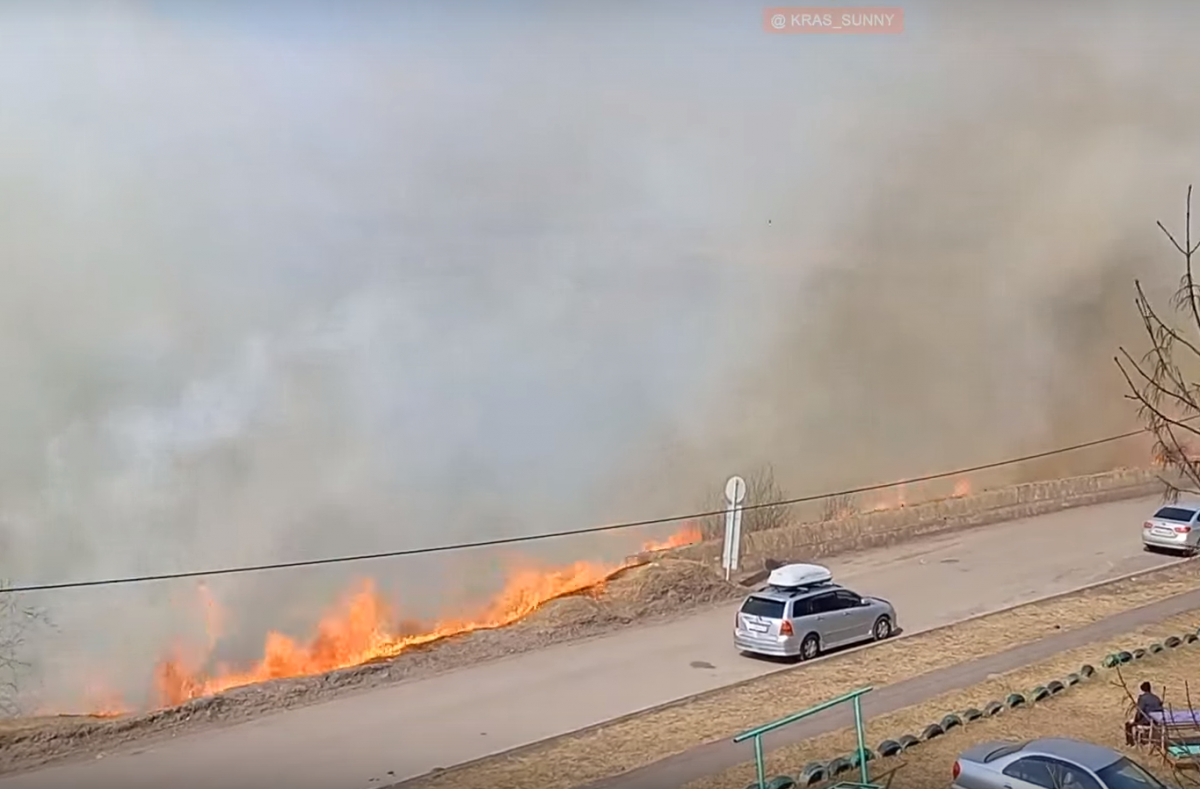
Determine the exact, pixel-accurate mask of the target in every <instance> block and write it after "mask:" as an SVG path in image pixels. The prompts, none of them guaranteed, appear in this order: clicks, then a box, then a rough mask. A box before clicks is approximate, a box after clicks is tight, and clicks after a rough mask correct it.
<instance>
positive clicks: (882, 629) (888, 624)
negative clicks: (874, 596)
mask: <svg viewBox="0 0 1200 789" xmlns="http://www.w3.org/2000/svg"><path fill="white" fill-rule="evenodd" d="M871 636H872V637H873V638H874V639H875V640H876V641H883V640H885V639H888V638H891V637H892V620H891V619H889V618H888V617H886V616H881V617H879V618H878V619H876V620H875V626H874V627H872V628H871Z"/></svg>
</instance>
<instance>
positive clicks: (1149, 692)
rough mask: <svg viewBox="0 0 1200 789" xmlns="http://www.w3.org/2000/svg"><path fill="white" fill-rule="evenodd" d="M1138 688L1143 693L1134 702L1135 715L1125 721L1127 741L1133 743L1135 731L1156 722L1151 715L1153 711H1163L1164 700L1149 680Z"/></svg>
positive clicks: (1128, 743)
mask: <svg viewBox="0 0 1200 789" xmlns="http://www.w3.org/2000/svg"><path fill="white" fill-rule="evenodd" d="M1138 690H1140V691H1141V694H1140V695H1139V696H1138V697H1137V701H1135V702H1134V706H1133V716H1132V717H1131V718H1130V719H1129V720H1128V721H1126V722H1125V743H1126V744H1127V745H1133V739H1134V738H1133V732H1134V730H1135V729H1137V728H1139V727H1146V726H1150V725H1151V724H1152V723H1154V719H1153V718H1151V717H1150V713H1152V712H1162V711H1163V702H1162V699H1160V698H1159V697H1158V696H1157V695H1156V694H1155V693H1154V690H1153V689H1152V688H1151V687H1150V683H1149V682H1143V683H1142V684H1141V685H1140V686H1139V687H1138Z"/></svg>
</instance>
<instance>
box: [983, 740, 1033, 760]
mask: <svg viewBox="0 0 1200 789" xmlns="http://www.w3.org/2000/svg"><path fill="white" fill-rule="evenodd" d="M1026 745H1028V743H1025V742H1012V743H1009V744H1007V745H1001V746H1000V747H999V748H997V749H996V750H994V751H989V752H988V755H987V756H985V757H983V763H984V764H987V763H988V762H994V761H996V760H997V759H999V758H1001V757H1004V756H1011V755H1012V754H1014V753H1016V752H1017V751H1019V750H1021V749H1022V748H1024V747H1025V746H1026Z"/></svg>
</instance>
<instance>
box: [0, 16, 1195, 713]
mask: <svg viewBox="0 0 1200 789" xmlns="http://www.w3.org/2000/svg"><path fill="white" fill-rule="evenodd" d="M1171 5H1172V4H1171V3H1163V4H1162V6H1163V8H1166V7H1168V6H1171ZM1056 8H1057V10H1055V11H1053V12H1052V11H1050V10H1046V9H1045V8H1044V7H1042V6H1036V5H1034V4H1021V3H1011V4H1005V5H1003V6H997V7H996V8H993V9H990V10H988V9H978V10H971V9H967V8H965V7H964V6H963V4H951V3H944V2H941V3H939V2H924V3H910V4H906V5H905V14H906V19H905V32H904V33H903V34H902V35H897V36H829V37H815V36H778V35H770V34H767V33H765V32H764V31H763V28H762V16H761V9H759V8H758V7H756V6H749V5H746V4H744V3H734V2H709V3H693V4H686V5H685V4H679V3H656V2H648V3H639V4H632V3H604V4H598V3H594V4H582V3H581V4H570V5H565V4H548V3H533V2H513V3H507V4H504V5H503V7H501V6H500V4H483V3H464V4H456V5H448V4H444V3H439V4H434V3H419V2H413V3H404V4H396V3H386V4H385V3H382V2H375V3H369V2H349V1H348V2H339V3H336V4H334V3H316V2H309V3H287V4H283V3H278V2H275V3H271V2H239V3H228V2H226V3H219V2H205V3H201V2H197V1H195V0H193V1H192V2H185V1H184V0H175V1H174V2H166V1H164V2H100V1H99V0H97V2H93V3H89V4H87V6H86V7H85V6H82V5H78V4H68V3H58V4H55V3H32V2H11V3H6V4H4V6H3V7H2V8H0V173H2V174H3V178H0V201H2V206H0V208H2V209H3V210H0V266H2V267H3V268H0V276H3V281H4V283H5V286H4V288H3V289H2V290H0V321H3V332H0V374H2V375H3V378H4V380H5V386H4V387H3V388H2V389H0V435H3V436H4V441H3V442H0V577H6V578H8V579H10V580H11V581H12V582H17V583H36V582H54V581H60V580H67V579H79V578H93V577H101V576H111V575H121V574H127V573H142V572H163V571H168V572H169V571H173V570H184V569H195V568H197V567H211V566H228V565H232V564H238V563H243V562H248V563H258V562H266V561H273V560H291V559H303V558H312V557H316V556H322V555H329V554H341V553H355V552H373V551H381V550H392V549H398V548H407V547H419V546H426V545H431V544H444V543H450V542H454V541H458V540H470V539H486V538H490V537H498V536H513V535H520V534H535V533H539V532H547V531H557V530H561V529H565V528H578V527H581V526H586V525H591V524H594V523H605V522H612V521H615V520H619V519H627V518H639V517H655V516H660V515H667V514H674V513H679V512H682V511H687V510H689V509H691V508H693V507H695V506H697V503H698V502H701V501H702V500H704V498H705V497H706V496H707V495H708V494H709V493H711V490H712V489H713V488H714V487H715V488H716V489H720V488H721V486H722V485H723V481H724V479H725V478H726V477H728V476H729V474H731V473H747V471H748V470H752V469H755V468H758V467H760V466H761V465H762V464H764V463H771V464H773V465H774V467H775V469H776V473H777V475H778V477H779V478H780V480H781V481H782V482H783V484H784V485H785V486H786V488H787V489H788V490H789V492H792V493H793V494H795V495H803V494H806V493H813V492H817V491H820V490H826V489H831V488H834V487H838V486H849V485H858V484H869V483H872V482H877V481H881V480H886V479H895V478H900V477H904V476H911V475H916V474H922V473H929V472H934V471H940V470H944V469H946V468H950V467H956V466H963V465H970V464H972V463H982V462H988V461H991V460H995V459H998V458H1002V457H1005V456H1009V455H1014V454H1021V453H1023V452H1025V451H1036V450H1040V449H1045V448H1047V447H1050V446H1055V445H1059V444H1062V443H1069V442H1070V441H1074V440H1086V439H1090V438H1093V437H1095V436H1097V435H1103V434H1106V433H1111V432H1119V431H1120V430H1124V429H1128V427H1129V426H1130V425H1131V424H1132V421H1133V420H1132V415H1131V413H1130V411H1129V408H1128V405H1127V404H1126V403H1124V402H1123V401H1122V400H1121V398H1120V394H1121V390H1120V382H1119V381H1118V380H1116V379H1115V378H1114V373H1115V368H1113V367H1112V365H1111V356H1112V354H1113V353H1114V349H1115V348H1116V346H1117V345H1118V344H1120V343H1122V342H1136V341H1137V340H1138V337H1137V331H1136V329H1137V327H1136V325H1135V324H1131V322H1130V315H1131V311H1132V308H1131V306H1130V305H1131V301H1130V300H1131V297H1132V291H1131V288H1132V279H1133V277H1134V276H1137V275H1145V276H1148V277H1149V278H1150V281H1151V283H1152V284H1162V283H1169V282H1170V281H1171V280H1172V279H1173V278H1174V276H1175V272H1174V271H1173V270H1172V269H1171V268H1170V266H1171V265H1173V261H1172V260H1171V258H1170V256H1169V255H1167V256H1163V255H1162V254H1161V253H1162V249H1161V247H1160V246H1159V244H1158V241H1159V239H1158V238H1157V237H1156V236H1155V233H1154V228H1153V221H1154V220H1155V219H1157V218H1159V217H1161V216H1165V217H1167V218H1168V219H1170V218H1171V217H1174V216H1176V215H1177V214H1178V213H1179V210H1178V208H1179V201H1180V199H1181V196H1182V194H1183V190H1184V188H1185V186H1186V183H1187V182H1188V179H1189V178H1190V177H1191V176H1192V175H1193V174H1194V173H1195V172H1196V168H1195V165H1196V151H1195V150H1194V145H1193V144H1192V143H1191V140H1192V139H1194V135H1193V132H1194V129H1195V125H1194V121H1195V120H1197V118H1195V117H1194V116H1195V114H1196V111H1195V110H1193V109H1192V108H1191V107H1189V106H1188V105H1187V102H1186V100H1185V99H1186V95H1185V94H1186V90H1184V89H1185V88H1187V87H1188V86H1189V85H1190V84H1191V82H1190V81H1189V80H1190V79H1191V78H1192V77H1194V76H1195V72H1196V66H1197V62H1196V56H1195V55H1193V54H1192V52H1191V48H1190V47H1189V46H1188V43H1189V42H1187V41H1186V38H1185V37H1184V36H1183V35H1182V34H1181V33H1180V32H1178V31H1179V30H1181V29H1182V23H1181V22H1180V19H1181V18H1182V17H1183V16H1186V15H1187V14H1189V13H1193V12H1194V11H1191V10H1188V7H1186V6H1184V5H1178V6H1177V7H1176V8H1175V10H1174V11H1169V12H1168V11H1161V12H1156V13H1157V15H1156V16H1155V15H1151V14H1150V12H1149V11H1146V10H1144V9H1140V7H1139V9H1132V8H1131V7H1121V6H1117V5H1115V4H1091V5H1088V6H1084V5H1081V4H1078V3H1063V4H1061V6H1060V7H1056ZM1168 10H1169V9H1168ZM1167 212H1173V213H1170V214H1168V213H1167ZM1151 261H1155V263H1154V265H1152V263H1151ZM1163 261H1165V262H1163ZM1160 262H1162V265H1158V263H1160ZM1134 317H1136V316H1134ZM1116 460H1121V461H1122V462H1124V461H1127V460H1129V458H1128V457H1120V458H1117V457H1115V456H1103V457H1100V456H1095V457H1089V458H1084V459H1075V460H1070V461H1064V465H1061V466H1058V467H1055V468H1053V469H1051V468H1048V467H1046V468H1043V469H1042V470H1041V472H1038V473H1042V472H1045V473H1050V472H1054V473H1068V472H1071V473H1074V472H1081V471H1090V470H1094V469H1095V467H1097V465H1099V466H1103V465H1105V464H1111V463H1112V462H1116ZM1072 464H1074V465H1072ZM1015 473H1016V472H1014V474H1015ZM1021 473H1033V472H1021ZM1018 477H1019V474H1018V475H1017V476H1014V477H1013V479H1017V478H1018ZM646 536H647V535H645V534H636V535H629V536H628V537H622V538H620V539H619V540H615V541H608V542H603V541H574V542H571V541H556V542H553V543H547V544H546V545H545V546H538V547H536V548H532V549H531V551H532V553H533V554H534V555H536V556H537V557H539V558H543V559H546V560H548V561H561V560H567V559H571V560H573V559H577V558H608V557H611V556H613V555H617V556H619V555H623V553H624V552H626V551H628V550H630V549H631V548H632V547H634V546H636V545H637V544H639V543H640V541H641V540H642V539H644V538H645V537H646ZM494 558H495V557H480V558H479V560H478V561H479V562H480V563H481V564H480V565H479V566H482V564H483V563H489V564H488V566H491V565H490V562H491V561H492V560H493V559H494ZM485 559H486V560H487V562H485ZM455 561H456V562H457V561H459V560H455ZM473 562H475V559H471V558H469V557H468V559H466V560H465V564H463V563H459V564H453V563H449V562H446V561H438V560H432V559H427V560H422V561H421V562H415V561H409V562H397V563H394V564H388V565H386V566H384V565H378V566H374V567H372V568H371V569H370V570H364V569H363V568H340V569H331V570H328V571H320V572H316V571H314V572H306V573H303V574H298V575H286V576H285V575H271V576H269V577H267V576H261V577H256V578H247V579H236V580H229V581H222V582H214V589H215V591H216V593H217V594H218V595H219V596H220V597H221V599H222V601H223V603H224V604H225V605H226V606H228V607H229V608H231V609H232V610H234V611H236V612H237V615H238V623H239V624H238V627H237V629H236V632H234V633H232V634H231V635H230V637H229V638H228V640H227V643H226V644H225V645H224V647H223V648H224V649H225V650H226V657H229V658H230V659H233V660H242V659H246V658H248V657H250V656H252V655H253V654H254V651H255V650H256V649H257V647H258V646H259V645H260V644H261V639H262V636H263V634H264V633H265V631H266V629H268V628H269V627H281V628H283V629H285V630H288V631H289V632H303V630H304V629H305V628H306V627H308V626H309V625H311V623H312V622H313V621H314V618H315V616H316V615H317V613H318V612H319V610H320V609H321V607H322V606H324V605H326V604H328V603H329V602H331V600H332V598H333V597H334V596H335V594H336V592H337V591H338V590H339V589H341V588H343V587H344V586H345V585H346V584H347V583H348V582H349V581H350V580H351V579H352V578H353V577H354V576H355V575H357V574H359V573H362V572H370V573H371V574H374V575H376V576H378V578H379V580H380V583H381V585H382V586H383V587H384V588H385V589H386V590H388V593H389V594H393V595H395V596H397V597H399V598H401V599H403V601H404V604H405V606H407V607H409V608H412V609H415V610H417V611H419V612H421V613H431V612H434V613H436V612H437V611H438V610H440V608H441V607H442V606H443V605H444V603H445V601H446V600H448V599H457V598H458V597H459V596H461V595H462V594H463V589H464V587H465V586H468V585H470V584H467V582H466V581H465V580H464V578H463V574H464V573H465V574H467V575H470V574H472V573H475V572H480V573H484V571H483V570H479V569H478V567H477V566H476V564H473ZM464 567H465V568H467V569H465V570H464V569H463V568H464ZM484 586H485V587H486V586H487V584H484ZM190 593H191V592H190V589H189V588H185V587H168V586H164V587H160V588H154V589H151V588H128V589H113V590H109V591H105V592H97V593H96V594H88V595H78V594H68V593H64V594H62V595H58V596H54V597H52V598H51V597H46V598H44V599H39V600H37V601H36V602H38V603H39V604H40V605H44V606H45V607H46V609H47V610H48V611H49V612H50V614H51V615H52V617H53V619H54V622H55V627H54V628H53V629H51V630H50V631H48V632H47V633H45V634H44V635H42V636H39V639H40V640H38V641H37V642H36V643H33V644H32V645H31V649H33V651H34V652H35V653H37V654H36V655H35V657H36V658H37V659H36V660H35V661H34V662H35V664H36V666H37V677H36V678H35V680H36V681H34V680H31V685H30V686H31V687H35V688H37V689H38V690H37V692H38V693H41V694H43V695H44V696H45V699H46V700H48V701H47V703H55V704H69V703H71V702H72V701H73V700H75V699H77V698H78V696H79V693H80V690H79V689H80V688H81V687H82V685H83V684H84V683H85V681H86V680H87V679H88V677H90V676H92V675H96V674H98V675H103V676H104V677H107V678H110V679H108V680H107V681H108V682H110V684H114V685H118V686H120V687H121V689H122V690H128V691H129V692H131V693H135V694H136V692H138V690H139V689H141V688H143V687H144V686H145V685H146V684H147V678H148V676H149V672H150V670H151V668H152V666H153V663H154V661H155V660H157V658H158V657H159V656H160V655H161V654H162V652H163V650H164V649H165V648H166V647H167V645H169V644H170V643H171V642H172V640H173V639H175V638H177V637H180V636H182V635H186V631H187V630H188V628H190V627H194V626H195V623H189V622H181V617H180V616H179V615H178V610H177V608H176V607H175V606H176V605H177V600H178V599H179V598H181V597H187V595H189V594H190ZM114 606H119V607H120V608H121V610H122V611H123V612H125V615H124V616H123V617H122V619H123V621H122V622H121V623H120V626H119V627H115V626H113V624H112V623H110V622H107V621H103V620H102V619H101V617H100V613H99V612H101V611H105V610H112V609H113V607H114ZM182 619H186V617H183V618H182Z"/></svg>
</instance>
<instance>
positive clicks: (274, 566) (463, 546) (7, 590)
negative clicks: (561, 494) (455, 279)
mask: <svg viewBox="0 0 1200 789" xmlns="http://www.w3.org/2000/svg"><path fill="white" fill-rule="evenodd" d="M1145 432H1147V430H1146V428H1140V429H1138V430H1131V431H1129V432H1127V433H1121V434H1119V435H1115V436H1108V437H1106V438H1097V439H1093V440H1092V441H1084V442H1083V443H1080V444H1072V445H1070V446H1066V447H1059V448H1057V449H1050V450H1046V451H1044V452H1035V453H1034V454H1032V455H1022V456H1020V457H1014V458H1008V459H1007V460H998V461H994V462H992V463H984V464H982V465H978V466H967V467H965V468H958V469H954V470H953V471H941V472H938V473H936V474H925V475H923V476H920V477H910V478H909V479H903V480H898V481H895V482H881V483H877V484H874V485H863V486H860V487H857V488H847V489H845V490H840V491H835V492H833V493H819V494H814V495H809V496H801V497H799V498H794V499H785V500H783V501H772V502H766V503H763V504H750V505H746V506H745V507H743V508H742V510H743V512H745V511H750V510H759V509H769V508H772V507H788V506H791V505H794V504H805V503H808V502H813V501H821V500H822V499H831V498H839V497H843V496H854V495H857V494H860V493H870V492H873V491H878V490H887V489H888V488H898V487H902V486H904V485H915V484H919V483H922V482H932V481H934V480H939V479H946V478H948V477H958V476H962V475H964V474H972V473H975V472H978V471H988V470H989V469H995V468H1003V467H1004V466H1013V465H1017V464H1018V463H1028V462H1030V461H1032V460H1040V459H1042V458H1048V457H1054V456H1055V455H1062V454H1066V453H1067V452H1076V451H1078V450H1081V449H1089V448H1091V447H1096V446H1100V445H1102V444H1111V443H1113V442H1115V441H1123V440H1125V439H1127V438H1133V437H1134V436H1139V435H1142V434H1143V433H1145ZM724 514H725V510H724V509H721V510H714V511H712V512H696V513H692V514H689V515H672V516H669V517H663V518H649V519H646V520H639V521H626V522H623V523H614V524H610V525H608V526H589V527H586V528H581V529H569V530H566V531H557V532H549V533H546V534H528V535H524V536H521V537H497V538H494V539H489V540H477V541H474V542H460V543H453V544H450V545H431V546H427V547H424V548H404V549H400V550H394V551H380V552H378V553H360V554H351V555H347V556H327V557H323V558H319V559H299V560H296V561H290V562H271V563H269V564H250V565H242V566H236V567H224V568H218V569H214V570H187V571H182V572H174V573H154V574H145V575H131V576H125V577H117V578H97V579H92V580H88V581H62V582H59V583H43V584H26V585H24V586H6V587H0V594H15V593H18V592H49V591H59V590H65V589H88V588H92V587H98V586H124V585H128V584H141V583H150V582H152V581H177V580H182V579H187V578H209V577H213V576H224V575H244V574H246V573H260V572H266V571H268V570H290V569H295V568H300V567H321V566H324V565H330V564H349V563H351V562H366V561H372V560H376V559H396V558H400V557H404V556H421V555H425V554H434V553H449V552H452V551H465V550H470V549H472V548H495V547H500V546H504V545H515V544H519V543H525V542H534V541H536V540H550V539H554V538H557V537H575V536H579V535H584V534H599V533H601V532H610V531H621V530H624V529H636V528H641V527H645V526H658V525H662V524H667V523H678V522H680V521H689V520H695V519H699V518H709V517H715V516H720V515H724Z"/></svg>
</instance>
